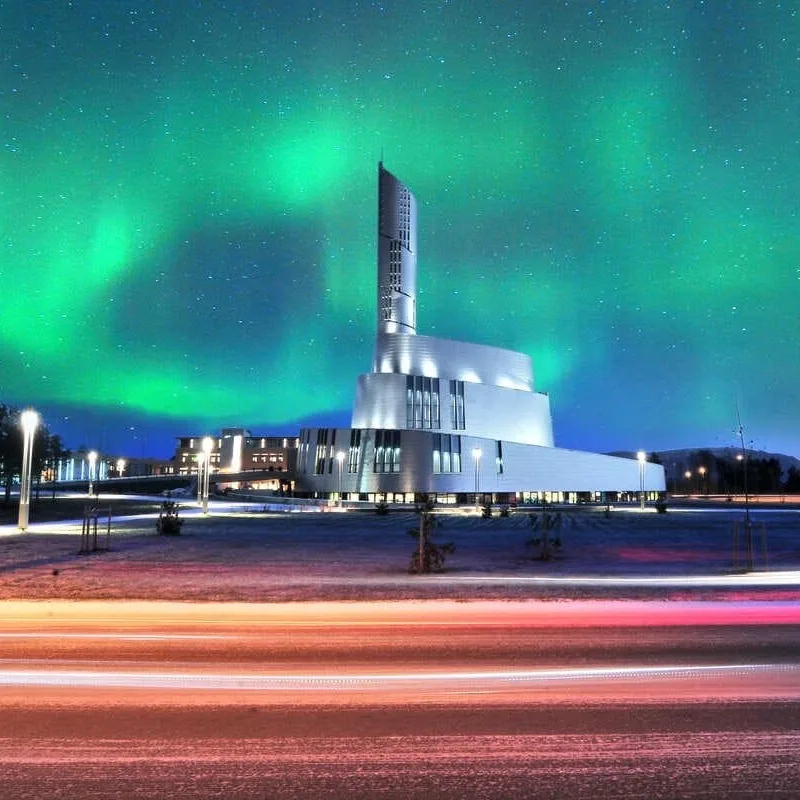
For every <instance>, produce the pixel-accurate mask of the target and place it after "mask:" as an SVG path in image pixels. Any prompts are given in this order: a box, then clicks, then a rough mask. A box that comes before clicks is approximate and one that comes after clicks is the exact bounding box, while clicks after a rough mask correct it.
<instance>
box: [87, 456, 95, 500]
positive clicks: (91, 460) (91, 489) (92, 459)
mask: <svg viewBox="0 0 800 800" xmlns="http://www.w3.org/2000/svg"><path fill="white" fill-rule="evenodd" d="M86 458H88V459H89V497H91V496H92V495H93V494H94V482H95V477H96V475H95V469H96V468H97V451H95V450H90V451H89V452H88V453H87V454H86Z"/></svg>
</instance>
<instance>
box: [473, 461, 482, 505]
mask: <svg viewBox="0 0 800 800" xmlns="http://www.w3.org/2000/svg"><path fill="white" fill-rule="evenodd" d="M481 455H482V453H481V449H480V447H475V448H473V450H472V458H473V460H474V461H475V506H476V507H477V506H478V505H479V504H480V501H479V500H478V493H479V492H480V487H481V480H480V475H481Z"/></svg>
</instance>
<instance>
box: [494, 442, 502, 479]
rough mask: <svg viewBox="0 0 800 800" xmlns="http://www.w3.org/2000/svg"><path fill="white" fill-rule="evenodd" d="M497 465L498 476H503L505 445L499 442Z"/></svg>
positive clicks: (496, 457) (496, 455)
mask: <svg viewBox="0 0 800 800" xmlns="http://www.w3.org/2000/svg"><path fill="white" fill-rule="evenodd" d="M495 464H496V465H497V474H498V475H502V474H503V443H502V442H497V452H496V454H495Z"/></svg>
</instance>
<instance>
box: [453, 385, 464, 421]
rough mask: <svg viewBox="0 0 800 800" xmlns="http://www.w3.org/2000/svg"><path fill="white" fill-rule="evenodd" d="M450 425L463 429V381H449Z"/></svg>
mask: <svg viewBox="0 0 800 800" xmlns="http://www.w3.org/2000/svg"><path fill="white" fill-rule="evenodd" d="M450 425H451V427H452V428H453V430H457V431H463V430H464V427H465V425H464V381H450Z"/></svg>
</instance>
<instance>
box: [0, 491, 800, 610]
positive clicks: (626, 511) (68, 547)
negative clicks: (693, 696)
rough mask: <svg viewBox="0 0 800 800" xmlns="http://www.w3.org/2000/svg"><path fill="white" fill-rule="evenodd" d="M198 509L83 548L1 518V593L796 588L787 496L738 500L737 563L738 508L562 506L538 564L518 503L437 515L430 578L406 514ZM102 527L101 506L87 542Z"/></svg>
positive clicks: (245, 595)
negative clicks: (749, 545)
mask: <svg viewBox="0 0 800 800" xmlns="http://www.w3.org/2000/svg"><path fill="white" fill-rule="evenodd" d="M245 508H246V509H247V510H245ZM210 511H211V513H210V514H209V516H208V517H202V516H201V515H199V514H198V512H197V510H196V508H195V506H194V504H193V503H191V502H187V503H186V504H185V506H184V507H183V508H182V509H181V514H182V517H183V519H184V524H183V528H182V533H181V534H180V535H179V536H158V535H157V534H156V530H155V519H154V517H152V516H145V517H125V518H114V519H113V520H112V522H111V534H110V538H109V545H110V546H109V549H108V551H107V552H91V553H88V554H86V553H84V554H80V553H79V550H80V547H81V524H80V523H79V522H78V523H75V522H73V523H61V524H56V523H50V524H48V523H40V524H32V525H31V528H30V529H29V530H28V532H26V533H19V532H18V531H17V530H16V529H15V528H14V527H13V526H10V525H6V526H0V599H9V598H28V599H50V598H63V599H143V598H146V599H163V600H191V601H202V600H207V601H210V600H217V601H219V600H224V601H250V602H273V601H295V600H299V601H303V600H319V599H337V600H367V599H371V600H391V599H428V598H452V599H465V600H466V599H470V598H494V599H498V598H499V599H504V598H507V599H523V598H547V599H570V598H573V599H578V598H588V597H622V598H627V597H630V598H644V597H657V598H675V599H686V598H698V599H702V598H709V599H720V598H732V599H734V598H744V597H758V598H761V599H773V598H774V599H780V600H800V510H798V509H796V508H795V509H789V508H786V509H780V510H778V509H772V510H768V509H757V510H753V511H752V512H751V519H752V542H753V553H754V557H753V560H754V571H753V572H752V573H750V574H743V573H744V566H745V564H746V556H745V535H744V513H743V511H742V510H741V509H740V508H737V509H730V508H724V507H723V508H717V509H712V508H709V509H702V510H699V509H680V508H675V509H670V510H669V512H668V513H667V514H657V513H655V512H654V511H653V510H652V509H648V510H647V511H645V512H640V511H639V510H638V509H637V508H630V507H629V508H619V509H614V510H613V511H612V512H611V513H610V515H609V516H606V514H605V513H603V509H602V508H600V509H598V508H580V507H578V508H572V509H569V510H563V511H562V512H561V514H560V519H559V521H558V523H557V524H556V526H555V527H554V529H553V530H552V532H551V535H552V538H554V539H558V540H560V543H561V547H560V549H557V550H555V554H554V557H553V558H552V559H551V560H547V561H543V560H541V559H540V558H539V557H538V556H539V555H540V548H539V547H536V546H532V545H530V544H528V542H529V541H530V540H531V539H532V538H533V537H534V536H535V535H537V534H538V532H537V531H536V530H535V528H534V525H532V522H531V516H532V512H530V511H526V512H525V513H522V512H515V513H512V515H511V516H510V517H508V518H501V517H499V516H495V517H492V518H491V519H483V518H481V517H480V515H478V514H477V513H476V512H474V511H471V510H468V511H466V512H463V511H462V512H460V513H442V514H440V515H439V516H438V519H439V520H440V523H441V524H440V527H439V529H438V531H437V533H436V536H435V539H436V540H437V541H440V542H453V544H454V545H455V553H454V554H452V555H451V556H449V557H448V559H447V562H446V565H445V571H444V572H443V573H441V574H437V575H429V576H418V575H410V574H409V573H408V565H409V561H410V557H411V554H412V551H413V549H414V541H415V540H414V539H412V537H410V536H409V535H408V533H407V531H408V530H409V529H410V528H412V527H413V526H414V525H415V524H416V522H417V517H416V516H415V514H414V513H413V512H411V511H392V512H391V513H389V514H388V515H385V516H380V515H378V514H376V513H374V512H373V511H360V512H355V511H346V512H336V511H330V512H327V513H294V514H287V513H284V514H276V513H263V512H262V511H261V510H260V507H259V506H257V505H251V506H247V507H244V508H241V509H240V510H238V511H236V510H233V509H231V507H230V506H225V505H222V504H215V503H212V505H211V508H210ZM533 513H534V514H535V513H536V512H533ZM539 519H540V521H541V517H539ZM105 530H106V528H105V521H104V520H103V519H102V518H101V519H100V526H99V533H100V535H99V538H98V542H99V544H101V545H105ZM737 533H738V540H737V538H736V536H737ZM737 543H738V563H737V560H736V559H735V545H736V544H737Z"/></svg>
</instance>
